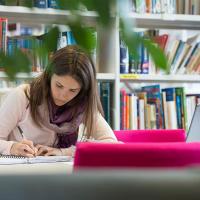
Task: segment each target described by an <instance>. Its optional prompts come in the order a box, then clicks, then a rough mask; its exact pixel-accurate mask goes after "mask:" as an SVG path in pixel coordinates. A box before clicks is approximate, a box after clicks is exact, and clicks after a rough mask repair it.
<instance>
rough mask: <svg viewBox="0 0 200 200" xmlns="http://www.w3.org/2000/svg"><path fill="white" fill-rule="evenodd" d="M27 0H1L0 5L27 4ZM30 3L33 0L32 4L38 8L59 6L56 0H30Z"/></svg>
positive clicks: (55, 7)
mask: <svg viewBox="0 0 200 200" xmlns="http://www.w3.org/2000/svg"><path fill="white" fill-rule="evenodd" d="M26 1H27V0H0V5H6V6H26V5H27V2H26ZM28 1H29V4H30V1H31V3H32V4H31V5H33V6H34V7H37V8H54V9H57V8H58V4H57V1H56V0H28Z"/></svg>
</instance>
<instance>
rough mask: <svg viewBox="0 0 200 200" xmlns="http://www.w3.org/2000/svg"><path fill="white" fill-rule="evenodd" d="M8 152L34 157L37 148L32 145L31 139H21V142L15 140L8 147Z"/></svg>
mask: <svg viewBox="0 0 200 200" xmlns="http://www.w3.org/2000/svg"><path fill="white" fill-rule="evenodd" d="M10 154H11V155H15V156H25V157H35V156H36V155H37V148H35V147H34V145H33V142H32V141H31V140H25V139H23V140H22V141H21V142H16V143H14V144H13V145H12V147H11V149H10Z"/></svg>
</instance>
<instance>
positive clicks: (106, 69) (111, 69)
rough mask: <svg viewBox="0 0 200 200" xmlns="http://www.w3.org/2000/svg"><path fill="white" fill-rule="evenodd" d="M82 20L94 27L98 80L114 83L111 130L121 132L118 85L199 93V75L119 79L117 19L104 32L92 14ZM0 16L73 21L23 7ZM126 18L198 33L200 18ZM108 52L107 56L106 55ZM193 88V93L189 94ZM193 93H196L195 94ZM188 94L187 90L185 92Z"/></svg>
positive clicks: (36, 21) (39, 21)
mask: <svg viewBox="0 0 200 200" xmlns="http://www.w3.org/2000/svg"><path fill="white" fill-rule="evenodd" d="M79 14H80V15H81V17H82V19H84V22H85V24H86V25H88V26H93V27H96V30H97V35H98V36H97V38H98V47H97V72H98V74H97V79H98V80H108V81H111V82H113V83H114V92H113V97H112V100H113V113H112V116H113V117H114V120H113V122H114V124H113V127H114V129H119V128H120V84H121V83H126V84H127V83H134V84H133V85H135V86H137V84H146V83H162V84H168V85H169V84H170V85H171V84H172V85H173V84H174V85H179V86H180V85H183V86H184V87H186V88H188V92H199V93H200V87H199V86H200V76H198V75H135V76H134V75H133V77H131V78H130V77H128V78H127V77H125V76H123V77H122V76H121V75H120V72H119V71H120V68H119V66H120V64H119V57H120V56H119V19H118V17H113V19H112V20H113V23H112V27H111V28H110V29H109V30H108V29H106V30H105V29H104V28H102V27H99V26H97V23H96V21H97V15H96V13H95V12H79ZM0 16H2V17H7V18H8V21H9V22H20V23H25V24H27V23H28V24H52V23H55V21H56V22H57V23H59V24H66V23H67V21H70V20H72V18H73V16H72V14H71V13H70V12H67V11H59V10H54V9H37V8H34V9H29V8H24V7H13V6H12V7H11V6H0ZM129 17H130V18H131V19H133V20H134V21H135V24H136V27H139V28H159V29H190V30H200V16H194V15H174V14H170V15H168V14H135V13H130V15H129ZM108 52H109V53H110V54H108ZM34 76H37V73H30V74H29V75H27V74H23V73H19V74H18V75H17V78H22V79H23V78H25V79H26V78H32V77H34ZM0 78H1V79H5V78H6V75H5V73H3V72H1V73H0ZM191 88H193V89H194V90H191ZM195 90H196V91H195ZM186 91H187V90H186Z"/></svg>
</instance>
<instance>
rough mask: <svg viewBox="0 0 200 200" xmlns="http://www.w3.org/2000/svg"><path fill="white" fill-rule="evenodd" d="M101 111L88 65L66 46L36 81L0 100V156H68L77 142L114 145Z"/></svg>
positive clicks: (83, 56)
mask: <svg viewBox="0 0 200 200" xmlns="http://www.w3.org/2000/svg"><path fill="white" fill-rule="evenodd" d="M102 113H103V111H102V107H101V104H100V100H99V96H98V94H97V82H96V71H95V68H94V65H93V62H92V61H91V59H90V57H89V56H88V55H87V54H86V53H85V52H84V51H83V50H81V49H80V48H79V47H78V46H67V47H65V48H62V49H60V50H58V51H57V52H56V53H55V54H54V55H53V56H52V59H51V64H50V65H49V66H48V67H47V68H46V69H45V71H44V72H43V73H42V74H41V75H40V76H39V77H37V78H35V79H34V80H33V81H32V82H31V83H30V84H24V85H21V86H19V87H17V88H15V89H14V90H13V91H12V92H11V93H10V94H9V95H8V96H7V98H6V99H5V100H4V102H3V104H2V106H1V109H0V119H1V120H0V153H1V154H6V155H21V156H27V157H33V156H36V155H47V156H49V155H72V154H73V151H74V145H75V144H76V142H77V140H87V139H89V140H90V139H93V140H95V141H102V142H116V137H115V135H114V133H113V131H112V130H111V128H110V126H109V125H108V124H107V122H106V121H105V119H104V118H103V117H102Z"/></svg>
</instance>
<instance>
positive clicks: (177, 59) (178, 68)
mask: <svg viewBox="0 0 200 200" xmlns="http://www.w3.org/2000/svg"><path fill="white" fill-rule="evenodd" d="M138 34H140V35H141V36H143V37H146V38H150V39H152V40H153V41H154V42H155V45H158V46H159V47H160V48H161V49H162V50H163V52H164V53H165V54H166V56H167V59H168V66H169V72H170V73H171V74H200V34H195V35H193V36H191V37H189V38H187V39H184V40H183V39H180V38H178V37H177V36H174V35H173V34H171V35H170V34H168V33H165V34H161V35H160V34H159V31H156V30H155V31H153V30H152V31H150V30H149V31H145V32H139V33H138ZM137 53H138V55H139V56H138V60H135V59H134V58H133V56H132V55H131V54H130V53H129V50H128V48H127V46H126V45H125V44H124V43H123V41H122V40H120V73H121V74H128V73H133V74H134V73H135V74H156V73H158V70H157V69H156V67H155V65H154V63H153V61H152V59H151V57H150V55H149V54H148V52H147V50H146V49H145V48H144V46H143V45H140V46H139V47H138V48H137Z"/></svg>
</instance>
